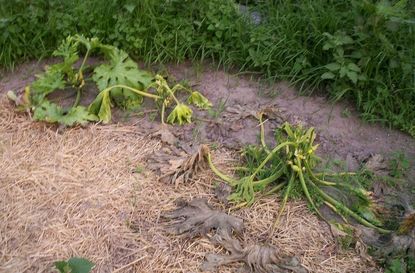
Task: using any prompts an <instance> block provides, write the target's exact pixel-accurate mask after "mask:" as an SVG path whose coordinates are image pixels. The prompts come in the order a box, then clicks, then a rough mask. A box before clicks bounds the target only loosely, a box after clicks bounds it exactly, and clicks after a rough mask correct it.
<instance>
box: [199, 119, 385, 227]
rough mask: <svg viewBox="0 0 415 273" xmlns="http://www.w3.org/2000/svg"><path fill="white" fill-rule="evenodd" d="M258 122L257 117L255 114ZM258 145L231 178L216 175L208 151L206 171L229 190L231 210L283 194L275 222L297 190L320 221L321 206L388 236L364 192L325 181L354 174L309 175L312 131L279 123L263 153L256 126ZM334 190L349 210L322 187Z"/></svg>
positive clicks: (312, 163) (313, 162)
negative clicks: (258, 198) (259, 198)
mask: <svg viewBox="0 0 415 273" xmlns="http://www.w3.org/2000/svg"><path fill="white" fill-rule="evenodd" d="M260 121H262V115H261V116H260ZM260 126H261V134H260V138H261V145H260V146H249V147H247V148H246V149H245V150H244V153H243V157H244V159H245V164H246V165H245V166H243V167H239V168H237V170H239V174H240V177H239V178H234V177H231V176H228V175H226V174H225V173H223V172H222V171H220V170H219V169H218V168H217V167H216V166H215V165H214V164H213V162H212V160H211V156H210V154H209V153H208V155H207V161H208V164H209V166H210V168H211V169H212V171H213V172H214V173H215V174H216V175H217V176H218V177H219V178H221V179H222V180H223V181H225V182H227V183H228V184H229V185H230V186H231V187H232V188H233V193H232V194H231V195H230V196H229V198H228V199H229V200H230V201H232V202H235V203H239V204H238V205H237V207H241V206H249V205H252V204H253V203H254V201H255V196H256V195H257V194H258V193H263V194H274V193H277V192H281V191H282V192H283V194H282V203H281V205H280V209H279V213H278V215H277V219H276V221H275V225H274V226H276V225H277V223H278V222H279V218H280V217H281V215H282V213H283V211H284V208H285V206H286V203H287V201H288V198H289V197H290V196H292V195H293V194H294V192H296V191H297V193H298V192H299V193H300V194H301V195H302V196H304V197H305V199H306V200H307V202H308V204H309V205H310V208H311V209H312V210H313V211H314V212H315V213H316V214H317V215H318V216H320V217H321V218H323V219H324V217H323V216H322V214H321V213H320V210H319V208H318V205H319V204H321V203H324V204H326V205H327V206H328V207H329V208H330V209H332V210H333V211H334V212H335V213H337V214H338V215H340V216H342V217H343V219H344V220H346V218H345V217H347V216H350V217H352V218H354V219H355V220H356V221H357V222H359V223H360V224H362V225H364V226H367V227H370V228H373V229H375V230H377V231H378V232H380V233H389V232H390V231H389V230H386V229H384V228H383V227H382V222H381V221H380V220H379V219H378V217H377V215H376V214H377V209H378V208H377V206H376V203H375V202H374V201H373V200H372V199H371V197H370V193H369V192H367V191H366V190H365V189H364V188H363V187H361V186H360V185H353V184H350V183H347V182H346V181H343V182H335V181H331V178H334V177H340V178H342V179H341V180H343V179H344V178H346V177H347V176H353V175H356V174H355V173H317V172H316V171H315V169H316V167H317V163H318V161H319V158H318V157H317V156H316V154H315V152H316V150H317V147H318V144H314V140H315V138H316V134H315V132H314V128H310V129H308V130H305V129H303V128H302V127H301V126H291V125H290V124H289V123H284V124H283V125H282V126H281V128H279V129H277V130H276V132H275V138H276V142H277V145H276V146H275V147H274V148H273V149H269V148H268V147H267V145H266V143H265V139H264V128H263V123H262V122H261V124H260ZM330 188H331V189H332V190H336V191H338V192H341V193H343V194H345V195H346V196H348V197H350V198H353V199H354V200H353V204H352V206H348V205H347V204H345V203H343V202H342V201H341V200H339V198H338V197H335V196H333V195H331V194H330V193H329V192H330V191H329V192H328V191H327V190H328V189H330Z"/></svg>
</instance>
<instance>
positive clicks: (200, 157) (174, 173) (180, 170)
mask: <svg viewBox="0 0 415 273" xmlns="http://www.w3.org/2000/svg"><path fill="white" fill-rule="evenodd" d="M208 154H209V147H208V146H206V145H201V146H200V147H199V150H198V151H197V152H196V153H194V154H192V155H191V156H189V157H188V158H186V159H184V160H183V159H182V160H181V161H179V164H177V165H176V166H173V167H172V170H171V171H170V172H167V173H166V174H164V175H163V176H161V177H160V178H159V180H161V181H164V180H167V181H168V182H169V183H171V184H176V185H177V184H178V183H179V182H181V181H182V182H183V183H186V182H188V181H189V180H190V179H191V178H192V177H193V176H194V175H196V174H197V173H198V172H200V171H201V170H204V169H205V167H206V166H207V164H206V157H207V155H208Z"/></svg>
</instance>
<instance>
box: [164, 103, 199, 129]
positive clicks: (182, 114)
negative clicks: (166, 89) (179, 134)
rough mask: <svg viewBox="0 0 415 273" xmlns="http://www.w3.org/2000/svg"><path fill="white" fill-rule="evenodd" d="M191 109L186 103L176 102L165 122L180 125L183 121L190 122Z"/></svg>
mask: <svg viewBox="0 0 415 273" xmlns="http://www.w3.org/2000/svg"><path fill="white" fill-rule="evenodd" d="M192 114H193V111H192V109H190V108H189V107H188V106H187V105H185V104H183V103H180V104H178V105H177V106H176V107H175V108H174V109H173V111H171V113H170V115H169V116H168V117H167V122H169V123H172V124H173V123H178V124H179V125H182V124H184V123H190V122H192Z"/></svg>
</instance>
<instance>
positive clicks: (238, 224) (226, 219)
mask: <svg viewBox="0 0 415 273" xmlns="http://www.w3.org/2000/svg"><path fill="white" fill-rule="evenodd" d="M179 206H180V207H179V208H178V209H176V210H173V211H170V212H167V213H165V214H163V217H164V218H166V219H170V220H172V221H175V222H174V223H172V224H170V225H168V232H169V233H171V234H175V235H182V234H186V236H187V237H197V236H204V235H206V234H207V233H208V232H210V231H211V230H213V229H214V230H216V232H220V233H226V234H229V235H230V234H232V231H236V232H238V233H241V232H242V231H243V229H244V224H243V221H242V220H241V219H239V218H236V217H234V216H231V215H228V214H226V213H224V212H221V211H218V210H215V209H213V208H212V207H211V206H209V204H208V203H207V202H206V200H204V199H199V198H197V199H193V200H192V201H190V202H181V203H180V204H179ZM176 220H178V222H177V221H176Z"/></svg>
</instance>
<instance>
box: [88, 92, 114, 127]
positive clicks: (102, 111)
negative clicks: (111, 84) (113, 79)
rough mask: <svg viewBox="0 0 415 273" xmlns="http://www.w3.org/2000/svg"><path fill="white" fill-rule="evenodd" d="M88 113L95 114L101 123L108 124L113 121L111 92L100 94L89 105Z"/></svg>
mask: <svg viewBox="0 0 415 273" xmlns="http://www.w3.org/2000/svg"><path fill="white" fill-rule="evenodd" d="M88 111H89V112H90V113H92V114H95V115H96V116H97V117H98V119H99V120H100V121H102V122H103V123H108V122H110V121H111V99H110V96H109V91H104V92H100V93H99V94H98V96H97V97H96V98H95V100H94V101H93V102H92V103H91V104H90V105H89V107H88Z"/></svg>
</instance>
